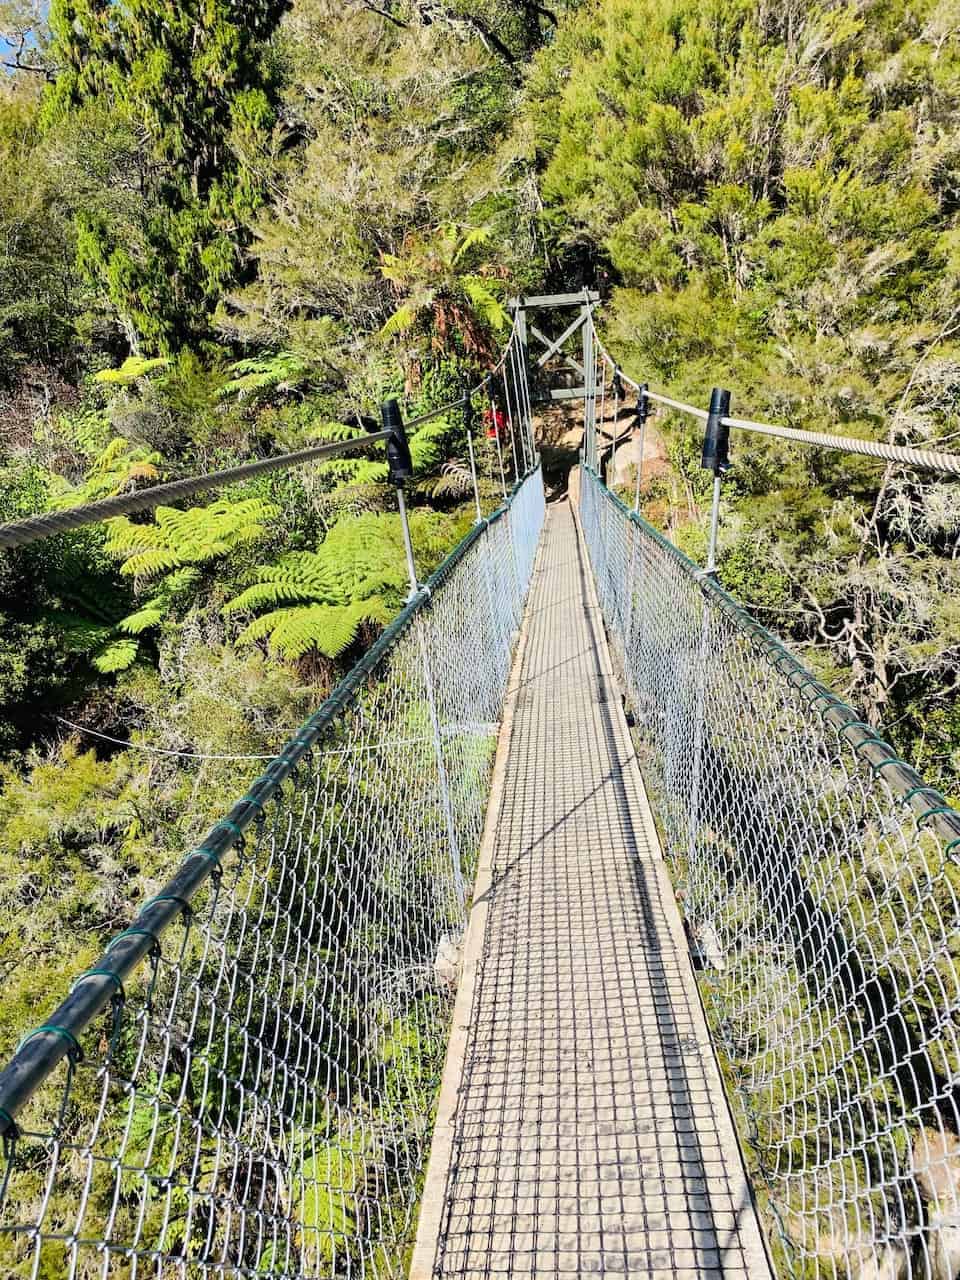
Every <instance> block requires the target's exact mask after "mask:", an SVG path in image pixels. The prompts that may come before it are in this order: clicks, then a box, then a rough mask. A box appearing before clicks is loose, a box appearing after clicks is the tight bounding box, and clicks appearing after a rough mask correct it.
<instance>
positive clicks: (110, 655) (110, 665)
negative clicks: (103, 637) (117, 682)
mask: <svg viewBox="0 0 960 1280" xmlns="http://www.w3.org/2000/svg"><path fill="white" fill-rule="evenodd" d="M139 652H140V646H139V645H138V644H137V642H136V640H128V639H118V640H111V641H109V642H108V643H107V644H105V645H104V646H103V647H102V648H101V649H100V651H99V652H98V653H96V654H94V656H93V658H92V659H91V661H92V662H93V665H94V666H95V667H96V669H97V670H98V671H101V672H102V673H103V674H104V675H114V674H115V673H116V672H117V671H126V670H127V668H128V667H132V666H133V664H134V663H135V662H136V660H137V655H138V654H139Z"/></svg>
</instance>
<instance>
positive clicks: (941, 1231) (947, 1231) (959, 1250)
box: [927, 1213, 960, 1280]
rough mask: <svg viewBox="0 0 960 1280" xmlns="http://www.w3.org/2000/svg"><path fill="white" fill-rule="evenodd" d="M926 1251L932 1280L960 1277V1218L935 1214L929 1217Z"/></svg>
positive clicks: (953, 1279) (954, 1279)
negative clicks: (928, 1256) (946, 1217)
mask: <svg viewBox="0 0 960 1280" xmlns="http://www.w3.org/2000/svg"><path fill="white" fill-rule="evenodd" d="M927 1249H928V1251H929V1254H930V1275H931V1277H932V1280H957V1277H958V1276H960V1218H958V1216H957V1214H956V1213H952V1214H950V1215H949V1219H945V1218H942V1217H941V1216H940V1215H939V1214H937V1213H932V1214H931V1215H930V1220H929V1224H928V1229H927Z"/></svg>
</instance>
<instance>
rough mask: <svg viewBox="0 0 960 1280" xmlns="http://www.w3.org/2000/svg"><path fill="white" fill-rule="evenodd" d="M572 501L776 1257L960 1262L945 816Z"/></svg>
mask: <svg viewBox="0 0 960 1280" xmlns="http://www.w3.org/2000/svg"><path fill="white" fill-rule="evenodd" d="M582 477H583V479H582V505H581V516H582V523H583V528H584V534H585V538H586V542H587V546H588V548H589V554H590V559H591V562H592V566H593V569H594V572H595V575H596V579H597V584H598V590H599V595H600V600H601V607H602V610H603V614H604V618H605V621H606V624H607V627H608V629H609V632H610V636H611V640H612V643H613V647H614V650H615V652H616V654H617V655H618V660H619V662H620V663H621V664H622V668H623V676H624V682H625V690H626V695H627V698H628V702H629V704H630V706H631V708H632V710H633V711H634V713H635V717H636V741H637V747H638V755H639V757H640V760H641V764H642V766H643V768H644V771H645V774H646V778H647V781H648V785H649V786H650V789H651V794H652V799H653V802H654V807H655V811H656V815H657V818H658V821H659V823H660V826H661V830H662V832H663V835H664V840H665V848H666V851H667V856H668V858H669V860H670V865H671V868H672V872H673V876H674V881H675V885H676V889H677V893H678V897H679V898H680V900H681V904H682V907H683V911H684V915H685V918H686V922H687V927H688V930H689V935H690V941H691V945H692V948H693V952H694V957H695V959H696V961H697V963H698V964H699V966H700V967H701V969H702V973H701V978H702V990H703V992H704V996H705V1001H706V1005H707V1009H708V1012H709V1014H710V1017H711V1021H712V1025H713V1027H714V1030H715V1034H716V1036H717V1041H718V1047H719V1048H720V1050H721V1058H722V1061H723V1062H724V1065H725V1071H726V1073H727V1078H728V1079H729V1081H730V1084H731V1087H732V1092H733V1095H734V1098H735V1100H736V1104H737V1109H738V1112H739V1114H740V1116H741V1119H742V1120H743V1122H744V1136H745V1139H746V1145H747V1149H748V1153H749V1154H750V1156H751V1159H752V1161H753V1162H754V1164H755V1183H756V1186H757V1190H758V1193H759V1198H760V1201H761V1204H762V1206H763V1207H764V1208H765V1210H766V1212H767V1214H768V1222H769V1223H771V1224H772V1225H774V1226H775V1228H776V1229H775V1230H773V1231H771V1239H772V1242H773V1246H774V1253H775V1255H776V1260H777V1264H778V1269H780V1270H781V1271H782V1273H783V1274H786V1275H793V1276H797V1277H803V1278H804V1280H806V1278H808V1277H822V1276H829V1277H837V1278H839V1277H851V1278H852V1277H858V1278H861V1280H866V1278H867V1277H870V1278H871V1280H906V1278H907V1277H924V1278H925V1280H953V1278H954V1277H955V1276H957V1275H960V1138H958V1129H960V1111H958V1104H960V1039H958V1036H960V928H958V925H960V916H958V898H960V868H958V864H957V854H958V852H960V818H958V815H957V814H956V813H955V812H954V811H953V810H951V809H950V808H949V807H948V806H947V804H946V802H945V801H944V799H943V797H942V796H940V795H939V793H937V792H935V791H932V790H931V789H929V788H925V787H924V786H923V783H922V780H921V779H920V778H919V776H918V775H917V774H916V773H915V772H914V771H913V770H912V769H910V768H909V767H908V766H907V765H905V764H904V763H903V762H902V761H901V760H899V759H898V758H897V757H896V754H895V752H894V751H893V750H892V748H890V747H889V746H888V745H887V744H886V743H884V742H883V741H882V740H880V739H879V738H878V737H877V735H876V734H875V733H874V732H873V730H871V729H870V728H869V727H868V726H866V725H864V724H862V723H861V722H860V721H859V720H858V719H857V717H856V715H855V713H854V712H853V711H852V710H851V709H850V708H849V707H847V706H845V705H844V704H843V703H841V702H840V701H839V700H838V699H837V698H835V697H834V696H833V695H831V694H830V692H829V691H828V690H827V689H825V688H824V687H823V686H822V685H821V684H819V683H817V681H816V680H814V678H813V677H812V676H810V675H809V674H808V673H807V672H806V671H805V670H804V668H803V667H802V666H801V665H800V664H799V663H798V662H797V661H796V660H795V659H794V658H793V657H791V656H790V655H789V654H788V653H787V651H786V650H785V649H784V648H783V646H782V645H781V644H779V643H778V642H777V641H776V640H775V639H774V637H772V636H771V635H770V634H769V633H768V632H766V631H764V630H763V628H761V627H759V626H758V625H757V624H755V623H754V622H753V621H752V620H751V619H750V617H749V616H748V615H747V614H746V613H745V612H744V611H743V610H742V609H740V608H739V607H738V606H737V605H736V604H735V603H734V601H732V600H731V599H730V597H729V596H727V595H726V593H725V592H723V591H722V590H721V589H720V588H719V587H718V586H717V585H716V584H715V583H714V582H713V581H711V580H710V579H709V578H706V577H705V576H704V575H703V574H702V572H701V571H700V570H698V569H697V567H696V566H695V565H694V564H692V563H691V562H690V561H689V560H687V559H686V558H685V557H684V556H683V555H682V554H681V553H679V552H678V551H677V550H676V549H675V548H674V547H672V546H671V545H670V544H669V543H668V542H667V541H666V540H665V539H664V538H663V537H662V536H661V535H660V534H659V533H657V532H656V531H655V530H654V529H652V528H651V527H650V526H649V525H648V524H646V523H645V522H644V521H642V520H641V519H639V518H638V517H637V516H636V515H634V514H633V513H631V512H629V511H628V510H627V509H626V508H625V507H624V506H623V504H622V503H620V502H619V501H618V500H617V499H616V498H615V497H614V496H613V495H612V494H610V492H609V491H608V490H607V489H605V488H604V487H603V486H602V484H601V483H600V482H599V481H598V480H597V478H596V476H595V475H594V474H593V473H591V472H589V471H586V470H584V471H583V473H582Z"/></svg>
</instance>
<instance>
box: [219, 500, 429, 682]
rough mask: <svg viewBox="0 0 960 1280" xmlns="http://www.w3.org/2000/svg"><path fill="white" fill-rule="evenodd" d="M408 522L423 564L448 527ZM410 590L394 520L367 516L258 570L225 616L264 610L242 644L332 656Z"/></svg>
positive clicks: (425, 518)
mask: <svg viewBox="0 0 960 1280" xmlns="http://www.w3.org/2000/svg"><path fill="white" fill-rule="evenodd" d="M410 524H411V534H412V536H413V539H414V547H415V550H416V551H417V552H418V553H419V554H420V556H421V557H422V558H423V559H424V560H426V561H427V562H429V561H430V560H431V559H435V558H436V555H437V552H438V549H439V548H442V547H443V546H444V545H445V544H446V541H447V539H448V538H449V531H450V527H451V526H450V522H449V521H445V520H444V519H443V518H442V517H439V516H436V515H433V514H431V513H428V512H423V511H415V512H413V514H412V516H411V521H410ZM408 586H409V584H408V581H407V570H406V559H405V555H404V547H403V534H402V531H401V528H400V519H399V517H398V516H391V515H376V514H373V513H371V512H367V513H364V514H362V515H358V516H347V517H342V518H341V519H340V520H338V521H337V522H336V524H334V525H333V526H332V528H331V529H330V530H329V532H328V533H327V536H326V537H325V538H324V540H323V542H322V543H321V544H320V546H319V547H318V548H317V550H316V551H301V552H292V553H290V554H288V555H285V556H283V557H281V559H280V560H279V561H278V562H277V564H275V565H264V566H262V567H261V568H260V569H258V570H257V580H256V581H255V582H254V583H253V584H252V585H251V586H249V587H247V589H246V590H245V591H242V592H241V593H240V594H239V595H238V596H236V597H234V598H233V599H232V600H230V601H228V602H227V604H226V605H225V606H224V613H226V614H228V615H229V614H234V613H249V612H254V611H257V610H260V609H266V610H267V612H266V613H262V614H260V616H259V617H256V618H254V619H253V621H251V622H249V623H248V624H247V625H246V626H245V627H244V628H243V630H242V631H241V632H240V634H239V636H238V643H240V644H250V643H252V642H254V641H260V640H268V641H269V645H270V648H271V650H273V651H274V652H275V653H277V654H279V655H280V656H281V657H284V658H287V659H294V658H301V657H303V656H304V655H305V654H307V653H309V652H316V653H319V654H321V655H323V656H324V657H326V658H337V657H339V656H340V655H341V654H342V653H343V652H344V650H346V649H347V648H349V647H350V645H352V644H353V642H354V641H355V640H356V638H357V635H358V633H359V632H360V629H361V628H362V627H363V626H364V625H365V624H370V623H374V624H378V623H384V622H386V621H387V620H388V618H389V617H390V615H391V613H392V612H394V611H395V610H396V609H397V608H398V606H399V604H400V602H401V600H402V598H403V594H404V591H405V589H406V588H408Z"/></svg>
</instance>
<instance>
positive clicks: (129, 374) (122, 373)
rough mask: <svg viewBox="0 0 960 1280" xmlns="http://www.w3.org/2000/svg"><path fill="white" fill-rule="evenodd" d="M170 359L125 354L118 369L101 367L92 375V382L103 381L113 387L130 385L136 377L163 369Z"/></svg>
mask: <svg viewBox="0 0 960 1280" xmlns="http://www.w3.org/2000/svg"><path fill="white" fill-rule="evenodd" d="M169 364H170V361H169V360H167V359H165V358H163V357H162V356H161V357H157V358H153V359H151V358H148V357H146V356H127V358H126V360H124V362H123V364H122V365H121V366H120V367H119V369H101V370H100V372H99V373H95V374H94V375H93V380H94V382H105V383H108V384H111V385H113V386H115V387H131V386H133V384H134V383H135V382H136V381H138V379H140V378H143V377H146V375H147V374H148V373H156V372H157V370H158V369H165V368H166V367H167V366H168V365H169Z"/></svg>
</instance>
